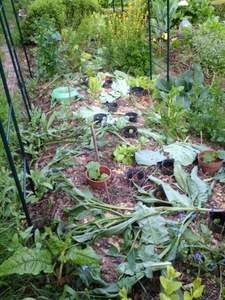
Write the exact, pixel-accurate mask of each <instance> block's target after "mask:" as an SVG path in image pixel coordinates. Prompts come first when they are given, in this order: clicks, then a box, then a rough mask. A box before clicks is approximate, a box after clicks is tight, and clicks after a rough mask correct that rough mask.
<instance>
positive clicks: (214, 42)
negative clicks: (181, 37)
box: [192, 19, 225, 74]
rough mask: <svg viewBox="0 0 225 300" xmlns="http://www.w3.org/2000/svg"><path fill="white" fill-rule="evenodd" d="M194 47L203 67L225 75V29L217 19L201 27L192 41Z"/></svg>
mask: <svg viewBox="0 0 225 300" xmlns="http://www.w3.org/2000/svg"><path fill="white" fill-rule="evenodd" d="M192 42H193V46H194V48H195V50H196V52H197V53H198V55H199V58H200V60H201V62H202V63H203V65H204V66H205V67H206V68H207V69H208V70H210V71H213V72H215V73H221V74H224V72H225V71H224V70H225V27H224V25H223V24H222V23H219V22H218V20H217V19H213V20H209V21H207V22H206V23H204V24H203V25H202V26H200V29H199V32H198V33H197V34H196V35H195V36H194V37H193V39H192Z"/></svg>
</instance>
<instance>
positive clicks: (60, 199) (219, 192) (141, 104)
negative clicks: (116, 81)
mask: <svg viewBox="0 0 225 300" xmlns="http://www.w3.org/2000/svg"><path fill="white" fill-rule="evenodd" d="M171 57H172V59H173V62H175V63H177V62H176V58H175V57H174V58H173V55H172V56H171ZM6 64H10V61H9V60H8V58H6ZM181 65H182V70H186V69H187V68H189V65H185V64H181ZM175 73H176V72H174V75H175ZM8 80H9V82H10V77H8ZM9 84H10V83H9ZM12 84H13V85H14V83H12ZM68 84H70V86H74V87H76V88H78V89H79V92H80V93H81V94H83V95H84V96H85V98H87V99H88V100H87V101H84V102H77V103H73V104H72V111H74V112H76V111H77V110H78V109H79V108H81V107H82V106H84V105H85V106H88V105H95V106H99V107H101V108H103V107H104V104H101V103H100V101H99V100H95V99H92V98H91V97H90V95H89V94H88V93H87V91H86V90H85V89H83V88H80V87H79V86H78V85H77V84H78V83H77V81H68ZM60 86H63V84H60ZM42 87H43V86H41V85H39V86H38V87H37V90H36V91H33V93H34V99H33V100H32V103H33V104H34V106H35V107H41V108H42V112H46V113H47V112H49V111H50V102H49V101H48V100H49V97H50V94H51V92H52V91H53V86H52V85H50V86H49V87H48V88H47V89H46V91H45V93H44V95H43V96H42V97H41V98H39V97H38V92H39V91H40V90H41V89H42ZM105 91H106V92H107V91H110V89H106V90H105ZM117 103H118V104H119V109H118V112H117V113H115V114H114V115H113V116H116V117H117V116H120V115H121V114H124V113H127V112H131V111H132V112H137V113H138V114H139V117H138V120H137V123H134V124H131V125H135V126H136V127H137V128H143V127H144V122H145V118H144V117H140V116H141V114H142V113H143V112H144V111H145V109H146V108H148V107H151V106H152V105H154V102H153V101H152V99H151V95H150V98H149V97H148V94H147V92H145V94H144V96H143V97H141V98H136V99H135V101H133V100H132V99H131V98H120V99H118V100H117ZM73 125H74V126H76V122H74V124H73ZM189 134H190V138H189V140H188V141H189V142H190V143H195V144H198V145H200V144H201V139H200V137H197V136H194V135H193V133H192V132H190V133H189ZM102 138H104V139H110V140H111V142H110V143H109V144H108V145H107V146H106V147H104V149H103V151H102V156H103V157H104V158H101V159H100V160H101V163H102V164H103V165H106V166H108V167H109V168H110V169H111V171H112V178H111V181H110V184H109V186H108V189H109V194H110V203H111V204H114V205H117V206H122V207H135V206H136V204H137V201H136V199H135V198H134V194H135V193H137V190H136V188H135V187H133V186H131V185H130V184H129V183H128V182H127V180H126V178H125V173H126V172H127V171H128V170H129V169H136V168H138V169H139V168H140V166H139V165H137V164H136V162H135V161H133V163H132V165H131V166H125V165H123V164H118V163H117V162H116V161H114V160H113V159H112V156H111V155H110V153H112V152H113V151H114V150H115V147H116V144H117V142H118V141H120V140H119V138H118V137H116V136H114V135H112V134H109V133H106V134H105V135H104V136H103V137H102ZM127 140H128V141H129V142H130V143H131V144H132V145H134V146H136V145H137V144H138V141H137V139H135V140H133V139H127ZM203 142H204V144H205V145H207V146H210V147H212V148H213V149H221V150H225V149H224V148H222V147H221V146H219V145H216V144H212V143H210V142H209V141H203ZM62 145H63V146H65V144H60V143H58V144H55V145H46V147H45V149H43V150H45V151H43V152H42V153H40V160H39V169H43V168H44V167H45V166H46V165H47V164H48V162H49V161H50V160H51V159H52V157H53V156H54V155H55V153H56V150H57V148H58V147H60V146H62ZM67 146H69V144H68V145H67ZM162 146H163V145H162ZM158 148H159V144H158V143H157V142H156V141H154V140H152V139H149V140H148V142H147V143H146V145H145V146H143V147H142V150H144V149H149V150H153V151H156V150H158ZM83 150H84V149H83ZM164 154H165V153H164ZM165 155H166V154H165ZM73 159H75V160H76V161H77V162H78V163H79V164H80V165H75V166H70V167H68V168H67V169H65V170H64V174H65V175H66V177H68V178H70V179H71V180H72V182H73V183H74V184H75V185H76V187H77V188H78V189H80V190H81V191H83V190H84V189H85V188H86V187H87V179H86V177H85V170H86V168H85V166H86V165H87V164H88V163H89V162H90V161H96V153H95V152H94V151H93V152H91V153H90V154H89V155H88V156H86V155H85V154H83V155H80V156H78V157H77V156H75V157H74V158H73ZM195 165H196V162H195V163H193V164H192V165H190V166H188V167H186V168H185V171H186V172H189V173H190V172H191V170H192V168H193V167H194V166H195ZM141 169H142V170H143V171H144V172H145V174H146V178H147V176H148V175H152V174H153V175H154V176H157V177H158V178H159V179H161V180H163V181H164V182H166V183H168V184H172V183H174V182H175V180H174V178H173V176H167V175H163V174H162V173H161V172H160V170H161V166H160V164H158V165H156V166H151V167H141ZM198 176H199V177H200V178H201V179H202V180H203V179H206V178H209V177H210V176H209V175H208V174H205V173H203V172H202V170H201V169H199V170H198ZM209 184H210V183H209ZM143 188H145V189H146V190H147V191H150V190H154V189H155V188H157V186H156V185H155V184H154V183H153V182H151V181H150V180H148V179H146V180H145V182H144V184H143ZM91 192H92V193H93V195H94V196H95V197H97V198H99V199H101V200H102V201H103V202H108V199H107V196H106V193H105V190H104V189H101V190H92V189H91ZM49 200H52V201H53V206H52V207H51V208H50V207H49ZM74 205H76V203H75V201H74V200H73V199H70V197H69V196H68V195H66V194H65V193H64V192H59V193H57V194H51V193H48V194H45V195H44V196H43V198H42V199H41V200H40V201H39V202H38V203H37V204H36V212H37V215H38V218H39V219H41V220H44V221H45V222H46V223H49V222H51V219H52V218H53V217H54V215H55V213H57V214H58V215H59V216H60V217H61V218H62V220H64V221H67V220H68V216H67V215H65V214H64V212H63V210H62V208H63V207H70V206H74ZM207 207H208V208H211V207H214V208H224V209H225V185H224V184H221V183H219V182H216V183H215V185H214V186H213V191H212V196H211V198H210V199H209V200H208V203H207ZM29 209H30V213H31V217H32V219H34V218H35V213H36V212H35V210H34V208H33V207H32V205H30V206H29ZM125 213H128V211H126V212H125ZM173 217H174V218H175V219H177V218H179V217H178V216H177V215H175V216H173ZM202 220H203V221H204V222H205V223H206V224H207V223H208V216H207V215H204V214H203V215H201V216H197V218H196V220H195V222H194V223H193V224H192V225H191V226H190V228H193V226H198V225H199V222H200V221H202ZM88 221H89V220H88V219H86V220H83V221H82V222H84V223H85V222H88ZM212 235H213V236H214V243H215V245H219V246H220V247H221V248H223V247H224V246H225V244H224V238H223V237H222V238H221V237H220V236H218V235H217V234H213V233H212ZM120 242H122V240H121V237H119V236H113V237H110V238H104V239H101V240H99V241H98V242H97V243H96V244H95V245H93V248H94V250H95V251H96V252H97V254H98V255H99V256H100V257H101V258H102V259H103V261H102V263H101V271H102V277H103V279H104V280H105V281H106V282H108V283H110V282H116V280H117V278H118V276H117V273H116V271H115V270H116V268H117V266H118V264H119V263H120V262H121V261H120V260H117V259H115V258H112V257H106V256H104V254H103V251H105V252H107V251H108V249H107V248H108V247H107V245H108V244H109V243H110V244H113V245H114V246H115V247H117V249H118V250H119V249H120V245H119V243H120ZM224 255H225V253H224ZM175 268H176V270H177V271H179V272H181V273H182V276H181V278H180V280H181V281H182V282H183V287H184V286H185V285H187V284H190V283H191V282H193V280H194V277H193V274H188V273H187V272H186V266H185V265H184V263H183V261H182V259H181V258H178V259H177V261H176V263H175ZM223 272H224V266H222V267H221V269H219V268H217V269H212V272H211V275H210V277H209V276H205V275H204V274H201V276H202V284H205V286H206V288H205V291H204V295H203V298H202V299H209V300H216V299H218V296H219V294H220V290H221V286H224V284H225V280H224V273H223ZM159 276H160V273H157V272H156V273H155V274H154V278H153V280H151V281H150V280H149V279H146V278H145V279H143V280H142V281H141V283H140V284H139V283H138V284H136V285H135V286H134V287H133V291H132V295H131V298H132V299H133V300H140V299H159V297H158V295H159V292H160V289H159ZM217 278H221V283H220V284H218V283H217V281H216V279H217ZM143 286H144V287H145V290H144V289H143Z"/></svg>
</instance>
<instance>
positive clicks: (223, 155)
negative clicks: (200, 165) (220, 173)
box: [203, 150, 225, 163]
mask: <svg viewBox="0 0 225 300" xmlns="http://www.w3.org/2000/svg"><path fill="white" fill-rule="evenodd" d="M217 158H220V159H225V151H221V150H218V151H214V152H212V153H211V152H205V154H204V155H203V162H205V163H211V162H214V161H216V160H217Z"/></svg>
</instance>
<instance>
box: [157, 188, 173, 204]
mask: <svg viewBox="0 0 225 300" xmlns="http://www.w3.org/2000/svg"><path fill="white" fill-rule="evenodd" d="M152 196H153V197H155V198H157V199H159V200H162V201H167V197H166V194H165V192H164V190H163V189H162V188H158V189H156V190H154V191H153V193H152ZM154 206H156V207H158V206H171V204H170V203H169V202H168V203H163V202H156V203H154Z"/></svg>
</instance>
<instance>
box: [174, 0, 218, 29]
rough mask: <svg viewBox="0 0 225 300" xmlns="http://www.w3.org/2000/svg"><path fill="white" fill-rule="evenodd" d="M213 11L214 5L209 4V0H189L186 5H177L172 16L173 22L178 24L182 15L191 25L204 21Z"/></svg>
mask: <svg viewBox="0 0 225 300" xmlns="http://www.w3.org/2000/svg"><path fill="white" fill-rule="evenodd" d="M213 12H214V7H213V6H211V5H210V1H209V0H191V1H188V6H179V7H178V10H177V12H176V14H175V16H174V20H173V23H174V24H179V23H180V22H181V21H182V20H183V18H184V17H187V19H188V20H189V21H190V22H191V24H192V25H194V24H198V23H203V22H205V21H206V20H207V19H208V17H209V16H211V15H212V14H213Z"/></svg>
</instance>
